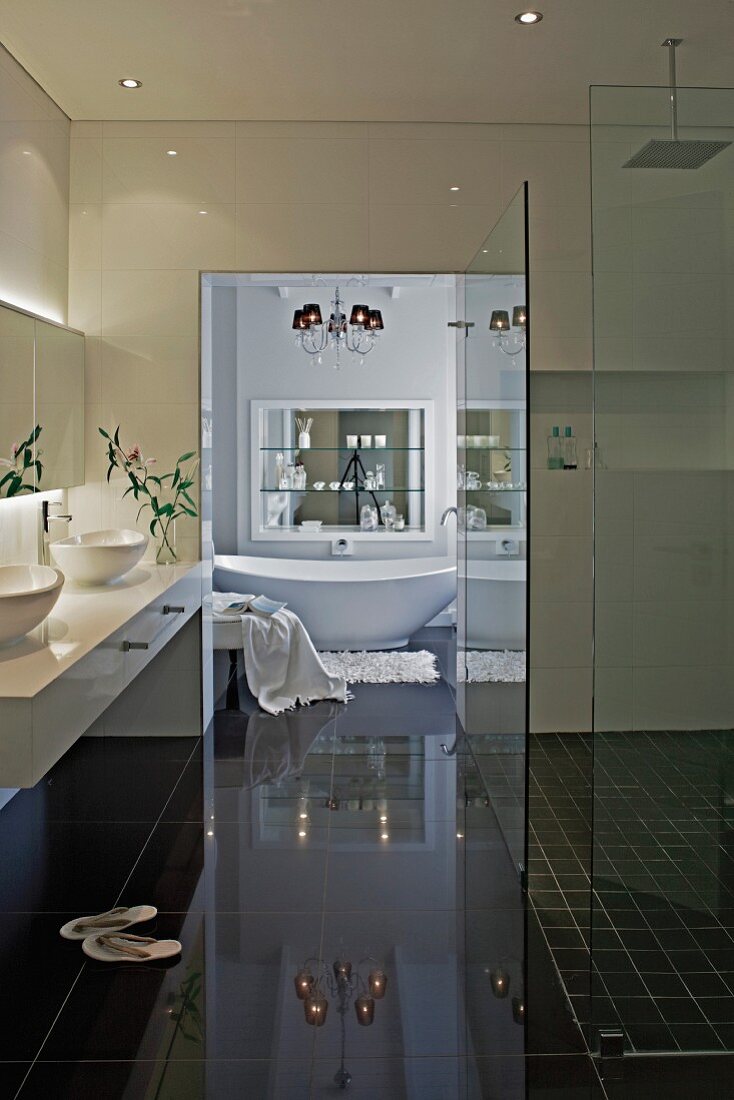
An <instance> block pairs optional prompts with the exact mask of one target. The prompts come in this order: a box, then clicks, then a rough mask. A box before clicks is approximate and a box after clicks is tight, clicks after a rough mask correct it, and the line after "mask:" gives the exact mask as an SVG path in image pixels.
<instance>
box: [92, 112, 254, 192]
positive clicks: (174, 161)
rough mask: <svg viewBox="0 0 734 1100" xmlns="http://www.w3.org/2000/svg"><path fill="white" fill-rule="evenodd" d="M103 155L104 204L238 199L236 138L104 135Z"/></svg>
mask: <svg viewBox="0 0 734 1100" xmlns="http://www.w3.org/2000/svg"><path fill="white" fill-rule="evenodd" d="M106 134H107V131H106V130H105V135H106ZM169 150H175V151H176V156H168V151H169ZM103 156H104V163H103V169H102V193H103V197H104V201H105V202H142V203H177V202H179V203H181V202H183V203H186V202H191V203H207V202H215V203H231V202H234V197H235V145H234V140H233V139H232V138H218V137H211V138H210V137H178V136H176V135H175V134H167V135H165V136H160V137H140V138H134V137H107V136H105V138H104V144H103Z"/></svg>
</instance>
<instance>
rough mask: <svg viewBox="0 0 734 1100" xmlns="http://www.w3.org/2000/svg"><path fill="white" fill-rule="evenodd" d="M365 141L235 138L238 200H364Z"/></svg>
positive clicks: (360, 201)
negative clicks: (236, 139)
mask: <svg viewBox="0 0 734 1100" xmlns="http://www.w3.org/2000/svg"><path fill="white" fill-rule="evenodd" d="M368 179H369V175H368V170H367V142H366V140H364V138H363V139H358V140H355V139H352V138H350V139H343V138H342V139H338V138H337V139H335V138H330V137H323V138H318V137H313V136H305V135H304V136H302V137H297V138H295V137H293V138H248V139H245V140H243V139H240V140H238V141H237V194H236V201H237V202H240V203H242V202H255V203H271V202H284V203H300V202H306V203H323V202H324V201H325V200H327V199H328V200H329V201H331V202H334V203H365V202H366V201H367V185H368Z"/></svg>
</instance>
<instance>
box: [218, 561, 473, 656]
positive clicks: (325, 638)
mask: <svg viewBox="0 0 734 1100" xmlns="http://www.w3.org/2000/svg"><path fill="white" fill-rule="evenodd" d="M214 588H215V589H216V590H217V591H219V592H254V593H255V595H260V594H261V593H264V595H266V596H270V597H271V598H272V599H275V600H286V601H287V602H288V606H289V608H290V609H291V610H292V611H295V613H296V614H297V615H298V616H299V617H300V618H301V619H302V620H303V622H304V624H305V626H306V628H307V630H308V632H309V634H310V635H311V638H312V639H313V642H314V645H315V646H316V647H317V648H319V649H394V648H395V647H396V646H403V645H406V643H407V641H408V639H409V638H410V636H411V635H412V634H414V633H415V632H416V630H419V629H420V628H421V627H422V626H424V625H425V624H426V623H427V622H428V621H429V620H430V619H432V618H433V617H434V615H437V614H438V612H439V611H442V610H443V609H444V608H445V607H446V606H447V605H448V604H450V603H451V601H452V599H453V598H454V597H455V595H456V566H455V564H454V562H453V561H452V560H451V559H450V558H410V559H407V560H403V561H394V560H391V561H344V559H342V558H338V559H335V560H334V561H302V560H298V559H292V558H254V557H244V556H239V555H226V554H225V555H220V554H218V555H217V556H216V557H215V559H214Z"/></svg>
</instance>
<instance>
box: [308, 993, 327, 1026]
mask: <svg viewBox="0 0 734 1100" xmlns="http://www.w3.org/2000/svg"><path fill="white" fill-rule="evenodd" d="M328 1009H329V1002H328V1001H327V999H326V997H325V996H324V995H323V993H320V992H319V990H318V989H314V990H313V992H312V993H310V994H309V995H308V997H306V1000H305V1001H304V1002H303V1011H304V1013H305V1014H306V1023H307V1024H311V1026H312V1027H323V1026H324V1024H325V1023H326V1013H327V1011H328Z"/></svg>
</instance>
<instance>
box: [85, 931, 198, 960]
mask: <svg viewBox="0 0 734 1100" xmlns="http://www.w3.org/2000/svg"><path fill="white" fill-rule="evenodd" d="M82 951H83V952H84V954H85V955H89V957H90V959H97V960H98V961H99V962H111V963H120V962H132V963H142V962H160V960H161V959H171V958H173V956H174V955H180V953H181V944H180V943H179V942H178V940H156V939H153V937H152V936H132V935H130V934H129V933H127V932H108V933H107V934H105V935H100V936H87V938H86V939H85V940H84V942H83V943H82Z"/></svg>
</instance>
